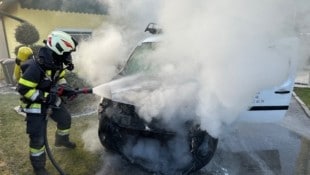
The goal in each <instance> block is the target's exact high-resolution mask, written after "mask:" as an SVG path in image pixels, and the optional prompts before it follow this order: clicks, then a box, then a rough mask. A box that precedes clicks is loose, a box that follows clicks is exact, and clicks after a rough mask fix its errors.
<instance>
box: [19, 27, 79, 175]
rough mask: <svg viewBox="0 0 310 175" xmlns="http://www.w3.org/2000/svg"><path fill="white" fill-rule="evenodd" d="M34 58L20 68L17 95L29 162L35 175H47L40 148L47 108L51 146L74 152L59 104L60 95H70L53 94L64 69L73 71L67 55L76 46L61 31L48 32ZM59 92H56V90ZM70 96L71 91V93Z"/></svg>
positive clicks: (68, 121)
mask: <svg viewBox="0 0 310 175" xmlns="http://www.w3.org/2000/svg"><path fill="white" fill-rule="evenodd" d="M44 43H45V46H44V47H42V48H41V49H40V50H39V52H38V54H37V55H36V56H35V57H33V59H29V60H27V61H26V62H25V63H23V64H22V65H21V69H22V76H21V78H20V79H19V81H18V85H17V91H18V92H19V94H20V95H21V96H22V98H21V101H22V105H21V107H22V109H23V111H24V112H25V113H26V114H27V115H26V123H27V134H28V135H29V139H30V142H29V147H30V161H31V164H32V166H33V169H34V172H35V174H37V175H45V174H48V173H47V171H46V169H45V162H46V153H45V146H44V144H45V143H44V135H45V126H46V124H45V122H46V121H45V120H46V116H47V109H48V108H49V107H51V106H53V108H52V114H51V116H50V117H51V118H52V119H53V120H54V121H55V122H56V123H57V130H56V133H55V137H56V138H55V146H56V147H59V146H64V147H67V148H72V149H73V148H75V147H76V144H75V143H74V142H71V141H70V140H69V130H70V128H71V115H70V113H69V112H68V110H67V109H66V108H65V107H64V106H63V104H62V103H61V102H62V101H61V100H62V99H61V98H60V96H61V95H65V96H67V97H68V98H69V97H70V98H71V97H72V96H74V95H76V94H74V93H67V94H66V92H62V94H59V93H53V90H55V88H57V87H61V86H60V85H61V84H66V80H65V79H64V76H65V68H64V67H65V66H68V67H70V70H72V69H73V68H74V66H73V63H72V58H71V52H73V51H75V49H76V47H77V44H78V43H77V42H76V40H74V38H72V37H71V36H70V35H69V34H67V33H65V32H62V31H53V32H51V33H50V34H49V35H48V37H47V40H46V41H45V42H44ZM57 90H59V89H57ZM71 92H74V91H71Z"/></svg>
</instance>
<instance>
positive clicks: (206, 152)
mask: <svg viewBox="0 0 310 175" xmlns="http://www.w3.org/2000/svg"><path fill="white" fill-rule="evenodd" d="M146 30H147V31H149V32H151V33H153V34H156V33H159V30H158V29H157V28H155V27H154V24H150V25H149V26H148V27H147V29H146ZM156 37H157V36H153V38H148V39H147V40H145V41H144V42H142V43H141V44H140V45H139V46H137V47H136V48H135V49H134V51H133V52H132V54H131V56H130V57H129V59H128V61H127V64H126V65H125V67H124V68H123V70H122V71H121V72H120V74H119V77H125V76H131V75H136V74H137V73H140V72H145V71H146V69H145V66H142V65H139V64H140V63H139V61H141V59H143V53H144V52H150V51H152V50H154V49H156V44H157V41H158V39H156ZM134 78H137V77H136V76H134ZM152 78H153V77H150V76H148V77H147V78H145V77H143V78H141V77H140V76H139V82H145V83H142V84H143V88H141V87H139V88H131V89H134V90H135V91H139V90H140V89H143V90H146V89H147V90H149V91H152V90H154V89H156V88H157V87H158V83H159V82H158V81H156V78H155V79H152ZM141 79H142V81H141ZM140 84H141V83H140ZM126 88H127V86H126ZM117 89H118V90H117V92H111V93H112V96H113V97H112V96H111V99H109V98H103V99H102V100H101V103H100V105H99V120H100V124H99V138H100V141H101V143H102V145H103V146H104V147H105V148H106V149H107V150H109V151H112V152H115V153H117V154H119V155H121V156H122V158H124V159H125V160H127V161H128V162H130V163H131V164H133V165H135V166H137V167H139V168H141V169H143V170H145V171H147V172H151V173H160V174H175V173H178V174H190V173H192V172H195V171H198V170H199V169H201V168H202V167H204V166H205V165H206V164H208V163H209V161H210V160H211V159H212V157H213V155H214V153H215V151H216V148H217V143H218V139H217V138H214V137H212V136H210V135H209V134H208V132H207V131H206V130H203V129H201V128H200V124H199V123H197V122H195V121H194V120H187V121H185V122H182V123H180V124H179V125H178V129H175V130H174V129H172V128H173V127H166V126H167V124H165V122H164V121H163V120H161V118H160V117H153V118H152V119H151V120H145V119H144V118H143V117H142V116H139V114H138V112H137V106H135V105H133V104H131V103H130V102H127V101H124V100H123V99H122V98H119V96H121V95H119V94H122V92H127V89H128V88H127V89H122V90H119V88H117ZM113 90H115V88H113ZM179 145H182V148H180V146H179ZM177 149H180V150H177ZM176 150H177V151H176Z"/></svg>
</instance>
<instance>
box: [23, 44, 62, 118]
mask: <svg viewBox="0 0 310 175" xmlns="http://www.w3.org/2000/svg"><path fill="white" fill-rule="evenodd" d="M21 69H22V76H21V78H20V79H19V81H18V86H17V91H18V92H19V93H20V95H21V96H22V98H21V107H22V108H23V110H24V112H26V113H41V112H42V111H41V109H42V105H43V104H44V100H45V98H46V97H47V96H48V94H49V92H50V89H51V87H52V85H55V84H56V83H57V84H63V83H66V80H65V79H64V76H65V70H64V69H63V64H62V62H61V60H59V61H57V59H55V58H53V52H52V51H51V50H50V49H48V48H47V47H42V48H41V49H40V50H39V53H38V55H37V57H36V58H33V59H29V60H27V61H26V62H25V63H24V64H22V66H21Z"/></svg>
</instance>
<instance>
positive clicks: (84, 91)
mask: <svg viewBox="0 0 310 175" xmlns="http://www.w3.org/2000/svg"><path fill="white" fill-rule="evenodd" d="M76 93H77V94H92V93H93V89H92V88H82V89H79V90H77V91H76Z"/></svg>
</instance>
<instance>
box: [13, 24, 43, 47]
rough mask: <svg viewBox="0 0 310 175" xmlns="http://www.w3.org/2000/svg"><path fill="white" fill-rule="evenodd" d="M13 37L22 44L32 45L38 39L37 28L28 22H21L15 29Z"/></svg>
mask: <svg viewBox="0 0 310 175" xmlns="http://www.w3.org/2000/svg"><path fill="white" fill-rule="evenodd" d="M15 39H16V41H17V42H19V43H21V44H23V45H33V44H34V43H36V42H37V41H39V39H40V35H39V32H38V30H37V29H36V28H35V27H34V26H33V25H32V24H29V23H21V25H19V26H18V27H17V28H16V29H15Z"/></svg>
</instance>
